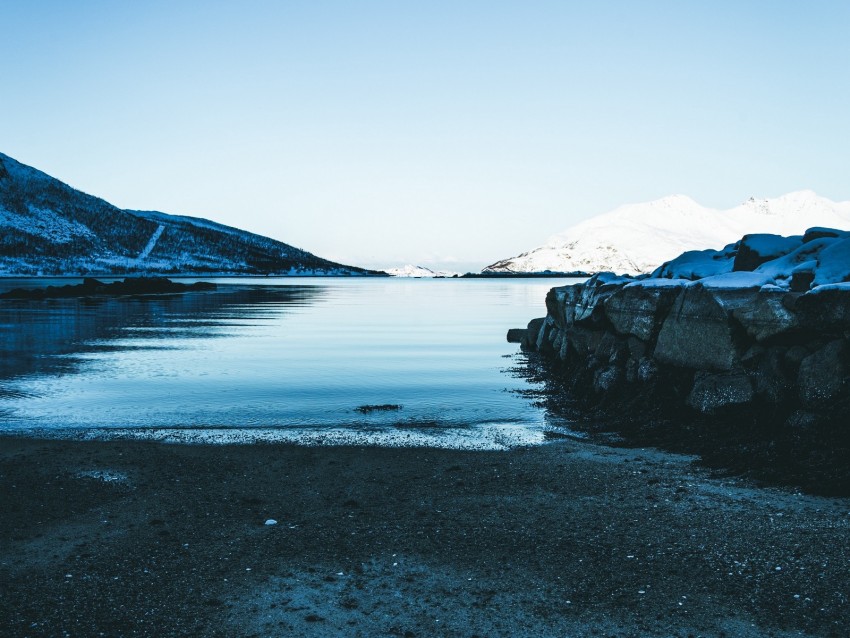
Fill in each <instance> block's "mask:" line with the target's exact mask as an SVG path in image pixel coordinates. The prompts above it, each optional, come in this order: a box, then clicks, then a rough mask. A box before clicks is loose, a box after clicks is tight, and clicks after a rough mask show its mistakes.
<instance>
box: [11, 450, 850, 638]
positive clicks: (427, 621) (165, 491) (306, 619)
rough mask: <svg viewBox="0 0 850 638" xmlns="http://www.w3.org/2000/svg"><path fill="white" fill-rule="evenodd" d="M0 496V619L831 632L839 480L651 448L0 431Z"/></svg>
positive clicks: (837, 579) (82, 628)
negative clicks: (800, 478)
mask: <svg viewBox="0 0 850 638" xmlns="http://www.w3.org/2000/svg"><path fill="white" fill-rule="evenodd" d="M0 511H2V512H3V516H2V517H0V547H2V550H0V551H2V556H0V582H2V583H3V586H2V590H3V591H2V596H0V633H1V634H2V635H3V636H181V635H187V636H188V635H191V636H406V637H413V636H457V637H464V638H472V637H474V636H479V637H484V636H682V637H685V636H730V637H731V636H777V637H784V636H846V635H848V634H850V608H848V601H847V596H848V594H849V593H850V569H848V567H850V543H848V530H850V501H848V500H847V499H828V498H822V497H816V496H809V495H805V494H801V493H799V492H796V491H794V490H793V489H788V488H784V489H779V488H758V487H755V486H753V485H751V484H748V483H747V482H744V481H742V480H739V479H730V478H722V477H714V476H711V475H710V473H709V471H708V470H706V469H704V468H702V467H699V466H697V465H696V464H694V463H693V462H692V459H691V458H689V457H685V456H678V455H673V454H667V453H662V452H658V451H655V450H651V449H623V448H612V447H606V446H600V445H596V444H593V443H588V442H584V441H577V440H569V439H567V440H559V441H555V442H553V443H551V444H549V445H544V446H539V447H531V448H520V449H514V450H510V451H505V452H470V451H452V450H433V449H424V448H419V449H416V448H413V449H387V448H367V447H353V446H352V447H299V446H294V445H280V444H274V445H242V446H209V445H173V444H171V445H168V444H162V443H156V442H139V441H135V442H128V441H113V442H96V441H84V442H77V441H56V440H53V441H41V440H28V439H15V438H0ZM272 521H274V523H272Z"/></svg>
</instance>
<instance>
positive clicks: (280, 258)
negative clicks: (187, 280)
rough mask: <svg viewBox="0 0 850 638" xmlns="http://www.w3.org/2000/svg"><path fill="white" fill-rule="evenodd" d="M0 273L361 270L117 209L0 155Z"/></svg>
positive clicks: (181, 220)
mask: <svg viewBox="0 0 850 638" xmlns="http://www.w3.org/2000/svg"><path fill="white" fill-rule="evenodd" d="M0 233H2V234H0V274H3V275H39V274H43V275H83V274H95V275H107V274H128V273H129V274H178V273H179V274H217V273H220V274H240V275H251V274H263V275H265V274H287V275H288V274H303V275H313V274H324V275H365V274H378V273H376V272H374V271H368V270H364V269H362V268H355V267H352V266H344V265H342V264H337V263H334V262H332V261H328V260H327V259H322V258H321V257H317V256H315V255H313V254H311V253H308V252H307V251H304V250H301V249H299V248H294V247H292V246H290V245H288V244H284V243H283V242H279V241H276V240H274V239H269V238H268V237H263V236H261V235H255V234H253V233H249V232H246V231H243V230H239V229H237V228H232V227H230V226H225V225H223V224H218V223H216V222H212V221H208V220H206V219H201V218H196V217H183V216H177V215H167V214H165V213H159V212H153V211H136V210H122V209H120V208H117V207H115V206H113V205H112V204H110V203H109V202H106V201H104V200H102V199H99V198H97V197H93V196H92V195H87V194H85V193H82V192H80V191H78V190H75V189H73V188H71V187H70V186H68V185H67V184H64V183H62V182H60V181H59V180H57V179H54V178H53V177H50V176H49V175H47V174H45V173H42V172H41V171H39V170H36V169H34V168H32V167H29V166H26V165H24V164H21V163H20V162H18V161H16V160H14V159H12V158H11V157H9V156H7V155H4V154H2V153H0Z"/></svg>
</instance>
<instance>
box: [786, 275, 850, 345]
mask: <svg viewBox="0 0 850 638" xmlns="http://www.w3.org/2000/svg"><path fill="white" fill-rule="evenodd" d="M794 310H795V312H796V315H797V317H798V318H799V321H800V325H801V326H802V327H803V328H806V329H808V330H812V331H816V332H827V333H832V334H838V333H843V332H844V331H848V330H850V285H848V284H833V285H829V286H819V287H817V288H815V289H814V290H812V291H810V292H808V293H806V294H804V295H800V297H799V298H798V299H797V303H796V304H795V305H794Z"/></svg>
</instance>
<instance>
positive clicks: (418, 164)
mask: <svg viewBox="0 0 850 638" xmlns="http://www.w3.org/2000/svg"><path fill="white" fill-rule="evenodd" d="M0 9H2V11H0V52H2V56H3V61H2V67H0V68H2V72H0V151H2V152H5V153H7V154H9V155H11V156H12V157H15V158H17V159H19V160H20V161H22V162H24V163H26V164H30V165H33V166H36V167H37V168H40V169H42V170H44V171H46V172H48V173H50V174H52V175H54V176H56V177H58V178H60V179H62V180H63V181H66V182H68V183H70V184H71V185H73V186H75V187H77V188H80V189H82V190H84V191H86V192H90V193H93V194H96V195H99V196H101V197H103V198H105V199H107V200H109V201H111V202H112V203H114V204H116V205H118V206H121V207H125V208H143V209H156V210H162V211H165V212H169V213H179V214H188V215H198V216H203V217H208V218H211V219H215V220H217V221H220V222H223V223H228V224H233V225H236V226H239V227H242V228H245V229H248V230H252V231H255V232H259V233H262V234H267V235H270V236H273V237H275V238H277V239H280V240H283V241H286V242H289V243H292V244H295V245H296V246H300V247H302V248H306V249H308V250H310V251H312V252H315V253H317V254H319V255H322V256H325V257H330V258H334V259H338V260H342V261H345V262H348V263H357V264H363V265H393V264H397V263H405V262H414V263H423V264H425V265H443V266H448V267H452V264H453V263H455V262H457V263H456V264H455V265H456V266H457V267H458V268H459V269H465V268H468V267H478V268H480V267H482V266H484V265H486V264H487V263H490V262H493V261H495V260H497V259H500V258H504V257H508V256H511V255H514V254H516V253H518V252H521V251H524V250H527V249H530V248H533V247H535V246H537V245H539V244H541V243H543V242H544V241H545V240H546V238H547V237H548V236H549V235H551V234H553V233H556V232H559V231H561V230H564V229H565V228H567V227H568V226H570V225H572V224H573V223H576V222H577V221H580V220H582V219H584V218H586V217H589V216H591V215H594V214H597V213H601V212H605V211H607V210H609V209H611V208H614V207H615V206H617V205H620V204H624V203H630V202H639V201H646V200H650V199H654V198H658V197H662V196H664V195H668V194H671V193H684V194H687V195H690V196H691V197H693V198H694V199H696V200H697V201H699V202H700V203H702V204H704V205H708V206H715V207H722V208H726V207H730V206H733V205H735V204H737V203H739V202H740V201H743V200H744V199H745V198H747V197H749V196H750V195H755V196H761V197H772V196H777V195H780V194H783V193H785V192H788V191H792V190H798V189H802V188H811V189H814V190H815V191H817V192H818V193H820V194H821V195H824V196H827V197H830V198H832V199H836V200H845V199H850V153H848V151H850V37H848V34H850V2H848V1H847V0H839V1H834V2H828V1H818V0H810V1H808V2H802V1H796V0H795V1H785V0H772V1H767V0H765V1H761V2H759V1H751V2H747V1H746V0H738V1H735V2H726V1H717V0H715V1H713V2H702V1H693V2H688V1H676V2H672V1H671V2H651V1H646V2H639V1H633V2H605V1H599V2H587V1H582V2H570V1H566V0H564V1H561V2H555V1H552V2H543V1H541V2H534V1H533V0H529V1H527V2H519V1H517V2H498V1H493V0H490V1H487V2H462V1H460V0H456V1H454V2H441V1H428V2H416V3H414V2H401V1H398V2H389V1H387V2H358V1H356V0H349V1H347V2H324V1H321V0H311V1H307V0H305V1H303V2H283V1H281V2H264V1H253V0H243V1H241V2H215V1H205V2H180V1H179V0H175V1H168V2H161V1H158V0H151V1H147V2H139V3H130V2H113V1H86V0H80V1H78V2H65V1H61V2H60V1H39V0H30V1H26V2H25V1H9V0H2V1H0Z"/></svg>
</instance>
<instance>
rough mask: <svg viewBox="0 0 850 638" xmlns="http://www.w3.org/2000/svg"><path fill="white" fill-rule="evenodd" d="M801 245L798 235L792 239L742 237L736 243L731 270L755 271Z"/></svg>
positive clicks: (764, 235)
mask: <svg viewBox="0 0 850 638" xmlns="http://www.w3.org/2000/svg"><path fill="white" fill-rule="evenodd" d="M802 244H803V238H802V237H801V236H799V235H795V236H792V237H782V236H781V235H770V234H766V233H765V234H762V233H759V234H752V235H744V237H743V238H742V239H741V241H739V242H738V251H737V253H736V254H735V260H734V262H733V264H732V270H733V271H740V270H755V269H756V268H758V267H759V266H761V265H762V264H763V263H765V262H766V261H771V260H773V259H776V258H778V257H782V256H783V255H787V254H788V253H790V252H791V251H792V250H796V249H797V248H799V247H800V246H801V245H802Z"/></svg>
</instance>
